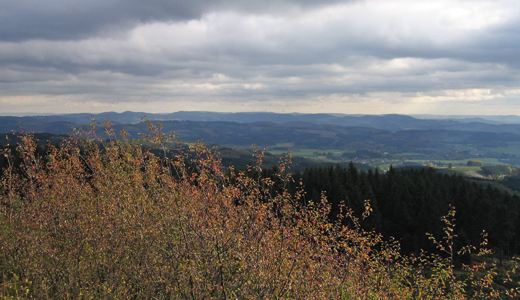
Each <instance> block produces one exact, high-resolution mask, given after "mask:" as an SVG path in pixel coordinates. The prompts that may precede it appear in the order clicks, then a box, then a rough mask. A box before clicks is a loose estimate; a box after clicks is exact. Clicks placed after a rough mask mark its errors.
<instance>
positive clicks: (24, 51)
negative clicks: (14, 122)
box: [0, 0, 520, 115]
mask: <svg viewBox="0 0 520 300" xmlns="http://www.w3.org/2000/svg"><path fill="white" fill-rule="evenodd" d="M519 50H520V1H518V0H504V1H502V0H487V1H486V0H482V1H481V0H459V1H455V0H453V1H447V0H438V1H437V0H428V1H418V0H413V1H407V0H395V1H394V0H343V1H342V0H320V1H316V0H262V1H254V0H124V1H123V0H74V1H72V0H2V1H1V4H0V114H3V115H6V114H51V113H79V112H89V113H99V112H105V111H117V112H123V111H138V112H150V113H169V112H175V111H181V110H203V111H222V112H241V111H269V112H278V113H289V112H301V113H346V114H390V113H400V114H445V115H520V51H519Z"/></svg>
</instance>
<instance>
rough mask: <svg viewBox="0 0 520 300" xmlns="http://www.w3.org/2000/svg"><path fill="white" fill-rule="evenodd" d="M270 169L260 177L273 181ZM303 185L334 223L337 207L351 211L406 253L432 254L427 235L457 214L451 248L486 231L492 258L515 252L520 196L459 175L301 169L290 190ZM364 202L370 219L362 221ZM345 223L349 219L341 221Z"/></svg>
mask: <svg viewBox="0 0 520 300" xmlns="http://www.w3.org/2000/svg"><path fill="white" fill-rule="evenodd" d="M276 173H277V169H276V167H275V168H274V169H266V170H264V171H263V173H262V175H263V176H264V177H272V178H273V180H276V176H275V174H276ZM300 181H301V183H303V187H304V190H305V197H304V200H303V201H307V202H309V201H314V202H318V203H319V202H320V199H321V197H322V195H325V196H326V198H327V200H328V202H329V203H330V204H331V205H332V211H331V213H330V215H329V216H330V218H331V219H332V220H334V219H336V216H337V215H338V214H339V213H340V210H339V208H340V207H341V205H343V204H344V205H346V207H349V208H351V209H352V210H353V211H354V214H355V215H357V217H359V218H360V220H361V221H360V223H361V226H362V227H363V228H364V229H365V230H375V231H376V232H380V233H382V234H383V236H385V237H386V238H391V237H393V238H395V239H397V240H399V241H400V243H401V250H402V251H403V252H404V253H406V254H412V253H420V252H421V250H425V251H429V252H435V247H434V245H433V244H432V242H431V241H430V240H429V239H428V236H427V235H426V233H430V234H433V235H434V236H442V235H443V225H444V223H443V222H442V220H441V218H442V217H443V216H445V215H446V214H447V212H448V210H449V209H450V206H454V207H455V209H456V217H455V218H456V226H455V233H456V234H457V235H458V237H457V239H456V241H455V243H456V247H459V248H460V247H462V246H464V245H479V244H480V243H481V242H482V241H483V236H482V234H483V233H484V232H485V233H487V234H488V237H489V246H490V247H491V248H493V249H495V251H496V253H497V255H500V254H502V255H506V256H508V255H513V254H518V253H519V252H520V219H519V218H518V215H519V213H520V197H518V196H516V195H511V194H510V193H506V192H501V191H499V190H498V189H496V188H493V187H491V186H490V185H487V186H485V185H477V184H476V183H474V182H469V181H468V180H466V179H464V178H463V177H461V176H457V175H447V174H440V173H438V172H436V171H435V170H434V169H431V168H429V169H427V168H421V169H396V168H391V169H390V170H389V171H388V172H386V173H383V174H382V173H380V172H379V171H378V170H375V171H373V170H369V171H367V172H365V171H359V170H358V169H356V167H355V166H354V165H353V164H350V166H349V167H347V168H345V167H342V166H340V165H337V166H330V167H313V168H306V169H305V170H304V171H303V172H300V171H296V172H295V173H294V174H293V181H291V186H290V188H289V189H290V190H292V191H295V190H296V188H297V186H298V185H300ZM365 200H369V203H370V206H371V208H372V212H371V215H370V216H369V217H368V218H366V219H364V220H362V218H361V214H362V212H363V211H364V210H365ZM344 222H349V219H344Z"/></svg>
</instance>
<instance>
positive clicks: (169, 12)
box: [0, 0, 340, 41]
mask: <svg viewBox="0 0 520 300" xmlns="http://www.w3.org/2000/svg"><path fill="white" fill-rule="evenodd" d="M334 2H340V0H328V1H323V0H321V1H311V0H282V1H279V0H265V1H240V0H190V1H186V0H75V1H70V0H52V1H48V0H47V1H45V0H44V1H39V0H4V1H3V3H2V4H1V10H0V40H3V41H23V40H28V39H50V40H69V39H72V40H75V39H83V38H88V37H91V36H95V35H99V34H100V35H109V34H113V33H114V32H119V31H122V30H126V29H128V28H131V27H133V26H136V25H138V24H142V23H148V22H160V21H165V22H168V21H183V20H192V19H198V18H200V17H201V16H202V15H203V14H204V13H206V12H208V11H213V10H218V9H230V8H232V9H236V10H241V11H246V12H247V11H252V12H260V13H262V12H269V11H278V10H280V9H281V8H285V9H288V8H307V7H315V6H322V5H326V4H330V3H334Z"/></svg>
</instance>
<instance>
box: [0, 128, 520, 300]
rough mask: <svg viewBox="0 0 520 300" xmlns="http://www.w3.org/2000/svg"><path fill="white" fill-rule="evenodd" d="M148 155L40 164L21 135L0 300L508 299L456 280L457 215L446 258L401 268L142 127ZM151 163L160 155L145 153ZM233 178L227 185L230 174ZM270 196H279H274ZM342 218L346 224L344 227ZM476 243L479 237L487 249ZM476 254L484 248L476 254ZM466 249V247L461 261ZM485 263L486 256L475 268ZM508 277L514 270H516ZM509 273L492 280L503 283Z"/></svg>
mask: <svg viewBox="0 0 520 300" xmlns="http://www.w3.org/2000/svg"><path fill="white" fill-rule="evenodd" d="M149 126H150V133H149V134H148V135H145V136H143V138H144V140H146V141H147V142H148V143H153V144H154V147H156V148H159V149H162V150H163V154H162V155H157V154H153V153H152V152H151V151H147V150H143V149H142V147H140V146H137V145H135V143H130V142H129V141H128V140H125V139H122V140H116V139H115V135H114V134H113V133H112V132H111V131H110V128H109V127H108V126H107V132H108V133H109V136H110V137H111V139H110V140H109V141H105V142H103V141H100V140H98V139H96V136H95V135H94V134H93V132H94V129H93V130H92V131H91V132H86V133H84V136H83V137H82V138H81V139H80V138H70V139H66V140H64V142H63V143H62V144H61V146H60V147H54V146H50V145H49V146H48V149H47V152H46V155H45V156H38V155H37V154H36V153H35V150H36V143H35V141H34V139H33V137H32V136H31V135H30V134H29V135H24V136H23V138H22V143H21V144H20V145H19V146H18V147H17V155H20V157H21V159H22V164H21V165H20V167H19V168H18V167H16V166H14V165H13V164H12V163H11V162H12V157H13V153H11V152H10V151H9V148H7V149H6V150H5V151H4V155H5V157H6V158H7V162H8V165H7V167H6V168H5V169H4V171H3V175H2V177H1V183H0V184H1V187H0V188H1V190H0V296H1V297H3V298H20V299H47V298H51V299H59V298H73V299H127V298H134V299H141V298H146V299H148V298H155V299H216V298H218V299H465V298H483V299H488V298H489V299H491V298H500V297H505V296H509V295H510V296H513V297H514V296H515V295H516V292H517V291H516V290H514V289H510V288H507V289H505V288H502V289H498V288H497V287H496V285H494V284H493V283H494V281H493V280H494V277H493V275H494V274H496V270H495V269H494V267H493V266H492V265H486V260H484V259H483V260H482V264H478V265H477V264H472V265H468V266H465V267H464V270H465V271H464V273H463V276H457V274H456V272H455V271H454V270H455V269H454V261H453V256H454V255H455V253H454V252H455V250H454V241H455V239H456V235H455V233H454V231H453V229H454V226H455V225H454V223H453V222H454V221H453V220H454V216H455V209H454V208H453V207H452V208H450V210H449V213H448V215H447V216H446V217H444V219H443V220H444V225H445V236H444V237H443V238H440V237H438V239H435V238H434V237H433V236H432V237H431V238H432V242H433V243H434V244H436V245H437V246H438V247H439V249H440V250H441V251H442V252H443V253H445V254H446V255H445V256H441V255H433V254H432V255H427V254H426V253H420V254H417V255H415V256H403V255H401V253H400V246H399V243H397V242H384V241H383V238H382V236H381V235H380V234H378V233H376V232H373V231H366V230H363V229H362V227H361V226H359V222H360V221H361V220H362V219H364V218H367V217H370V216H369V215H370V213H371V212H372V207H371V205H370V202H369V201H367V202H365V205H364V213H362V214H361V216H359V218H358V217H356V216H354V214H353V212H352V211H351V210H350V208H348V207H345V206H341V209H340V210H339V211H338V212H337V218H336V219H337V220H336V221H335V222H331V221H330V219H329V214H330V212H331V205H330V204H329V203H328V201H327V199H326V197H325V196H322V197H321V199H320V200H319V201H315V202H309V203H305V202H304V201H301V199H303V197H304V190H303V186H302V187H301V188H297V189H296V190H295V191H294V193H289V192H287V190H286V189H285V188H284V186H285V185H286V184H287V183H289V182H290V181H291V180H292V177H290V176H289V175H287V173H286V167H287V163H288V161H281V162H280V164H279V168H278V169H277V170H278V171H277V174H276V178H278V179H277V180H276V181H277V183H276V184H275V181H274V180H273V179H271V178H269V177H263V178H262V177H258V178H255V177H251V176H246V174H247V173H251V172H252V171H255V170H256V172H260V171H261V161H262V158H263V155H262V153H258V154H257V160H258V165H257V166H256V167H250V168H249V170H245V171H242V172H240V171H237V172H225V171H224V170H223V168H222V166H221V164H220V161H219V159H218V158H217V157H216V156H215V154H214V153H213V152H212V151H210V150H208V149H205V148H204V147H202V146H200V147H198V148H197V149H196V150H194V151H195V154H196V159H194V160H190V159H187V158H186V156H184V155H182V154H177V155H175V156H174V157H171V156H168V155H167V154H168V153H167V149H166V148H162V146H163V145H164V144H165V143H166V142H168V140H169V139H171V138H173V137H172V136H170V137H168V136H165V135H164V134H162V133H161V132H160V131H159V128H157V127H155V126H153V125H152V124H149ZM154 153H155V152H154ZM227 174H229V175H227ZM275 185H280V186H276V187H275ZM344 219H349V220H350V222H349V225H348V226H347V225H345V224H344V222H343V220H344ZM484 241H485V239H484ZM484 244H485V243H483V245H484ZM470 250H471V251H474V252H475V253H476V254H478V255H481V256H482V255H486V254H487V253H488V252H487V251H485V250H480V251H477V250H475V249H474V248H471V247H466V248H462V249H461V251H463V252H465V251H470ZM482 257H483V256H482ZM513 270H514V269H513ZM508 278H509V277H507V275H506V276H505V277H504V279H502V280H501V282H500V283H501V284H502V283H503V282H504V281H508V280H509V279H508Z"/></svg>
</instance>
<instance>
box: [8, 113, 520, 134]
mask: <svg viewBox="0 0 520 300" xmlns="http://www.w3.org/2000/svg"><path fill="white" fill-rule="evenodd" d="M143 117H146V118H147V119H149V120H151V121H203V122H214V121H226V122H238V123H251V122H273V123H287V122H304V123H311V124H329V125H338V126H343V127H369V128H376V129H385V130H390V131H399V130H432V129H435V130H462V131H483V132H495V133H503V132H508V133H520V116H439V115H415V117H414V116H408V115H399V114H388V115H344V114H323V113H320V114H300V113H292V114H279V113H270V112H241V113H221V112H205V111H179V112H174V113H165V114H152V113H144V112H130V111H127V112H123V113H116V112H105V113H100V114H89V113H80V114H63V115H50V116H26V117H12V116H0V132H10V131H19V128H20V125H21V126H22V127H24V128H25V130H29V131H30V130H34V131H36V132H44V131H43V130H45V132H50V133H56V134H66V133H70V129H71V128H72V127H79V126H85V125H88V124H90V122H91V118H95V119H96V121H97V122H101V121H102V120H103V119H106V120H108V121H111V122H113V123H114V124H137V123H139V122H141V121H142V119H143Z"/></svg>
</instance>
